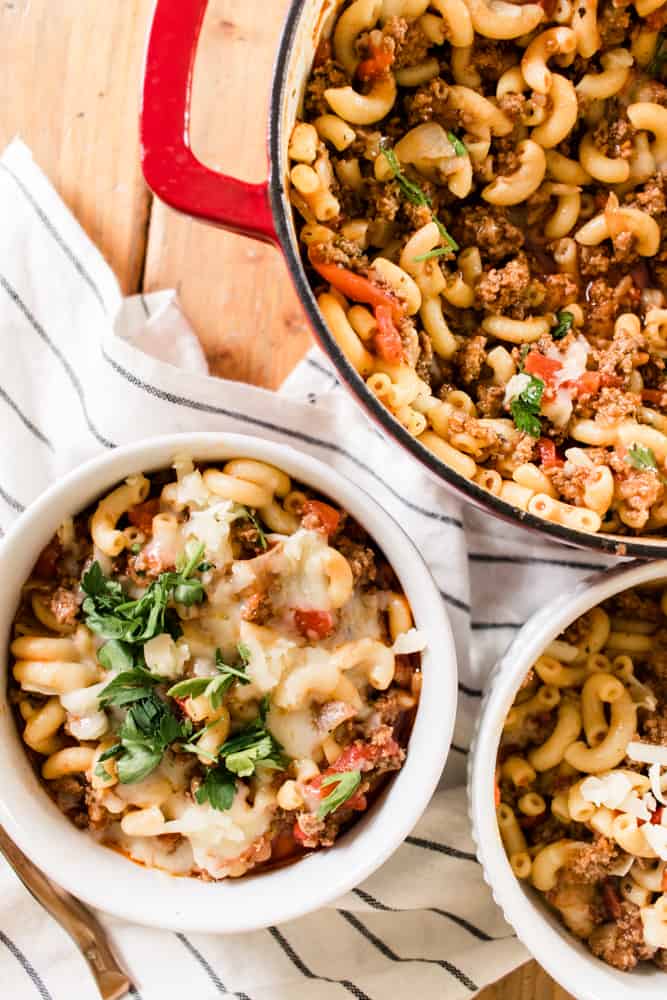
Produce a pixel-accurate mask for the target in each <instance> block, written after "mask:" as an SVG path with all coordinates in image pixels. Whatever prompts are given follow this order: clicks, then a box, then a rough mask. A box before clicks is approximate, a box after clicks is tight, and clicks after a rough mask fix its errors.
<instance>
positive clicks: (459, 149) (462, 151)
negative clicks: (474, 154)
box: [447, 132, 468, 156]
mask: <svg viewBox="0 0 667 1000" xmlns="http://www.w3.org/2000/svg"><path fill="white" fill-rule="evenodd" d="M447 138H448V139H449V141H450V142H451V144H452V146H453V147H454V152H455V153H456V155H457V156H465V155H466V153H467V152H468V150H467V149H466V147H465V143H463V142H461V140H460V139H459V137H458V136H456V135H454V133H453V132H448V133H447Z"/></svg>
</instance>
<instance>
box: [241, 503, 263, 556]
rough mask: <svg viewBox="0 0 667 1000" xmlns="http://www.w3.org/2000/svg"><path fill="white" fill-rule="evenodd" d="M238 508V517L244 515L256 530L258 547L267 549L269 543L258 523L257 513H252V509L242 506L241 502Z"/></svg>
mask: <svg viewBox="0 0 667 1000" xmlns="http://www.w3.org/2000/svg"><path fill="white" fill-rule="evenodd" d="M238 510H239V516H240V517H246V518H247V519H248V520H249V521H251V522H252V524H253V527H254V528H255V531H256V532H257V541H258V542H259V544H260V547H261V548H262V549H264V550H265V551H266V549H268V547H269V543H268V542H267V540H266V534H265V532H264V529H263V527H262V525H261V524H260V523H259V518H258V517H257V515H256V514H255V513H253V511H252V510H250V508H249V507H244V506H243V504H239V507H238Z"/></svg>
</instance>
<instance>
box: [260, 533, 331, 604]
mask: <svg viewBox="0 0 667 1000" xmlns="http://www.w3.org/2000/svg"><path fill="white" fill-rule="evenodd" d="M328 548H329V546H328V545H327V540H326V537H325V536H324V535H323V534H322V533H321V532H320V531H306V530H305V529H304V528H300V529H299V530H298V531H295V532H294V534H293V535H290V537H289V538H288V539H287V540H286V541H285V542H283V543H282V544H281V545H278V546H276V549H274V550H273V551H274V552H275V553H276V554H275V557H274V562H275V564H276V569H278V571H279V581H278V587H277V594H276V598H275V600H274V603H275V604H276V606H283V607H288V608H316V609H318V610H321V611H328V610H330V609H331V600H330V597H329V579H328V577H327V575H326V572H325V556H326V553H327V550H328Z"/></svg>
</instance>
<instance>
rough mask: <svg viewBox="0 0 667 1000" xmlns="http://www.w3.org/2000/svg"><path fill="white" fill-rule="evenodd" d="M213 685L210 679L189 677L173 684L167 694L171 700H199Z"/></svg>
mask: <svg viewBox="0 0 667 1000" xmlns="http://www.w3.org/2000/svg"><path fill="white" fill-rule="evenodd" d="M210 683H211V678H210V677H188V678H187V679H186V680H184V681H179V682H178V684H173V685H172V686H171V687H170V688H169V690H168V691H167V694H168V695H169V697H170V698H198V697H199V695H200V694H203V693H204V691H205V690H206V688H207V687H208V686H209V684H210Z"/></svg>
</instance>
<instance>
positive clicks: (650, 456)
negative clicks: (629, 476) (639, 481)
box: [625, 441, 667, 485]
mask: <svg viewBox="0 0 667 1000" xmlns="http://www.w3.org/2000/svg"><path fill="white" fill-rule="evenodd" d="M625 460H626V462H627V463H628V465H632V466H634V468H635V469H640V470H641V471H642V472H655V474H656V476H657V477H658V479H659V480H660V481H661V482H662V483H664V484H665V485H667V479H666V478H665V476H663V475H662V473H661V472H660V469H659V468H658V461H657V459H656V457H655V454H654V452H653V449H652V448H647V447H646V445H643V444H639V443H638V442H636V441H635V443H634V444H632V445H630V447H629V448H628V453H627V455H626V459H625Z"/></svg>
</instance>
